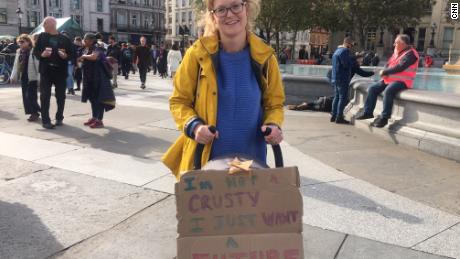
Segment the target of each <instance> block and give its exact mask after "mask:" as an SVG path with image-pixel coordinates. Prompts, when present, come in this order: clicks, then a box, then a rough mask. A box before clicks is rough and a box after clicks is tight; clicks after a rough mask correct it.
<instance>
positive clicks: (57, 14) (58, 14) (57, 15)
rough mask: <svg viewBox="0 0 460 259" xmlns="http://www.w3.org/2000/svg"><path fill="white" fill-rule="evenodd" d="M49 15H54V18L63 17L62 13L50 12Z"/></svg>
mask: <svg viewBox="0 0 460 259" xmlns="http://www.w3.org/2000/svg"><path fill="white" fill-rule="evenodd" d="M49 16H53V17H54V18H61V17H62V14H61V13H49Z"/></svg>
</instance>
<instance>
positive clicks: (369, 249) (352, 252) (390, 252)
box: [336, 236, 447, 259]
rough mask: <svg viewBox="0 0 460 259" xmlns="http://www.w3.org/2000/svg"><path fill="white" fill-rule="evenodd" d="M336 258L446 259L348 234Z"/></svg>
mask: <svg viewBox="0 0 460 259" xmlns="http://www.w3.org/2000/svg"><path fill="white" fill-rule="evenodd" d="M336 258H337V259H348V258H360V259H388V258H392V259H447V258H446V257H444V256H439V255H433V254H429V253H424V252H420V251H415V250H412V249H407V248H403V247H399V246H392V245H389V244H384V243H380V242H375V241H372V240H369V239H365V238H360V237H355V236H348V238H347V239H346V240H345V243H344V244H343V246H342V249H341V250H340V252H339V254H338V256H337V257H336Z"/></svg>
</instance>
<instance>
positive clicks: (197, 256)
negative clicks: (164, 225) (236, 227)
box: [177, 234, 304, 259]
mask: <svg viewBox="0 0 460 259" xmlns="http://www.w3.org/2000/svg"><path fill="white" fill-rule="evenodd" d="M177 247H178V248H180V249H179V251H178V254H177V258H178V259H303V258H304V257H303V249H302V247H303V241H302V235H301V234H271V235H267V234H252V235H234V236H210V237H183V238H179V239H178V240H177Z"/></svg>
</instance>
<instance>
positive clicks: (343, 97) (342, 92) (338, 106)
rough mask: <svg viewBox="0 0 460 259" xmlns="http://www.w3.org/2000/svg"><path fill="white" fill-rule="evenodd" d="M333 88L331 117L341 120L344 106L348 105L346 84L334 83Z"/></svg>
mask: <svg viewBox="0 0 460 259" xmlns="http://www.w3.org/2000/svg"><path fill="white" fill-rule="evenodd" d="M332 85H333V86H334V101H332V117H334V118H342V117H343V110H344V109H345V105H347V103H348V88H349V87H348V83H344V82H335V83H333V84H332Z"/></svg>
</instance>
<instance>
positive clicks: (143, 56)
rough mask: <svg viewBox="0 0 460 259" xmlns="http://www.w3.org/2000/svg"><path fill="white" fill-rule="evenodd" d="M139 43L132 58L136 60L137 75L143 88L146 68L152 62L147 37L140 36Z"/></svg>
mask: <svg viewBox="0 0 460 259" xmlns="http://www.w3.org/2000/svg"><path fill="white" fill-rule="evenodd" d="M140 41H141V45H139V46H137V48H136V52H135V54H134V60H136V65H137V68H138V69H139V77H140V79H141V88H142V89H145V81H146V80H147V69H148V68H149V65H150V63H152V59H151V57H152V56H151V55H150V49H149V47H148V46H147V39H146V38H145V37H144V36H142V37H141V40H140Z"/></svg>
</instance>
